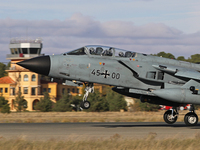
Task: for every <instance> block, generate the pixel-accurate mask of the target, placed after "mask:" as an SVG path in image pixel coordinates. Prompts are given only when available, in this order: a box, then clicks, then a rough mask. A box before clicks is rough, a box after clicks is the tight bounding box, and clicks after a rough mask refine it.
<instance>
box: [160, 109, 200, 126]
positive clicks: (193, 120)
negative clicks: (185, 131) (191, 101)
mask: <svg viewBox="0 0 200 150" xmlns="http://www.w3.org/2000/svg"><path fill="white" fill-rule="evenodd" d="M163 118H164V120H165V122H166V123H168V124H173V123H175V122H176V121H177V119H178V110H177V108H175V107H173V109H172V110H167V111H166V112H165V113H164V115H163ZM198 120H199V118H198V116H197V114H196V113H195V109H194V105H191V106H190V112H189V113H187V114H186V115H185V117H184V122H185V124H186V125H187V126H195V125H197V123H198Z"/></svg>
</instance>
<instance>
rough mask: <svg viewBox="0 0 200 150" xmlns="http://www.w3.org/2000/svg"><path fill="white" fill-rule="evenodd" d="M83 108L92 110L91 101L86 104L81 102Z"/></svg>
mask: <svg viewBox="0 0 200 150" xmlns="http://www.w3.org/2000/svg"><path fill="white" fill-rule="evenodd" d="M80 106H81V108H83V109H89V108H90V102H89V101H84V102H81V105H80Z"/></svg>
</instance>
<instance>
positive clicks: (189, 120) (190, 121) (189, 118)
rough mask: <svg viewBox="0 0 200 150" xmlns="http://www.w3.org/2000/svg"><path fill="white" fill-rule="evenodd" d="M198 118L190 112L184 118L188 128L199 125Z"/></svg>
mask: <svg viewBox="0 0 200 150" xmlns="http://www.w3.org/2000/svg"><path fill="white" fill-rule="evenodd" d="M198 120H199V118H198V116H197V114H195V113H193V112H189V113H187V114H186V115H185V117H184V122H185V124H186V125H187V126H195V125H197V123H198Z"/></svg>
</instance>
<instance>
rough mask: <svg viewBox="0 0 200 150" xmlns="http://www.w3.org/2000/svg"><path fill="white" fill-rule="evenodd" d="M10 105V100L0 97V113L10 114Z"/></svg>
mask: <svg viewBox="0 0 200 150" xmlns="http://www.w3.org/2000/svg"><path fill="white" fill-rule="evenodd" d="M9 105H10V104H8V100H5V98H4V97H3V96H2V95H1V96H0V111H1V113H10V106H9Z"/></svg>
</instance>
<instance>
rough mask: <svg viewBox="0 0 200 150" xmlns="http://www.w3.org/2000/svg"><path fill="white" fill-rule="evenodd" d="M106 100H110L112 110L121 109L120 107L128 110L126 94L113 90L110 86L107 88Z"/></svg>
mask: <svg viewBox="0 0 200 150" xmlns="http://www.w3.org/2000/svg"><path fill="white" fill-rule="evenodd" d="M106 100H107V101H108V104H109V110H110V111H120V109H124V110H127V104H126V101H125V99H124V96H123V95H121V94H118V93H116V92H114V91H112V90H111V89H110V88H108V89H107V95H106Z"/></svg>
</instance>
